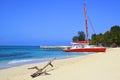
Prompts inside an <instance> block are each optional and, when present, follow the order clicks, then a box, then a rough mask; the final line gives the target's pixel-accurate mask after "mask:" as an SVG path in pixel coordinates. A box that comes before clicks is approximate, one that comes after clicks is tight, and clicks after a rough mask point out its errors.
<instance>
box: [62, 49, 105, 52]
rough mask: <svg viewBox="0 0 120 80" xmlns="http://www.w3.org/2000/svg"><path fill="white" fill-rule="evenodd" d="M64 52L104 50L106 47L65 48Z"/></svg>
mask: <svg viewBox="0 0 120 80" xmlns="http://www.w3.org/2000/svg"><path fill="white" fill-rule="evenodd" d="M63 51H64V52H105V51H106V48H75V49H66V50H63Z"/></svg>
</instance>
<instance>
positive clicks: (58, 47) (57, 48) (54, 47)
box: [40, 46, 68, 50]
mask: <svg viewBox="0 0 120 80" xmlns="http://www.w3.org/2000/svg"><path fill="white" fill-rule="evenodd" d="M67 47H68V46H40V48H41V49H46V50H63V49H66V48H67Z"/></svg>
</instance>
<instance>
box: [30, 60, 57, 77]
mask: <svg viewBox="0 0 120 80" xmlns="http://www.w3.org/2000/svg"><path fill="white" fill-rule="evenodd" d="M55 59H56V58H53V59H52V60H50V61H49V62H48V63H47V64H46V65H45V66H44V67H43V68H40V69H39V68H38V67H37V66H34V67H31V68H28V69H36V70H37V72H35V73H33V74H32V75H31V77H32V78H35V77H37V76H40V75H42V74H45V75H49V74H48V73H47V72H49V71H51V70H49V71H46V68H47V67H48V66H49V65H50V66H51V67H53V65H52V62H53V61H54V60H55Z"/></svg>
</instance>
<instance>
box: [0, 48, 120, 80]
mask: <svg viewBox="0 0 120 80" xmlns="http://www.w3.org/2000/svg"><path fill="white" fill-rule="evenodd" d="M46 64H47V62H43V63H34V64H26V65H22V66H17V67H12V68H8V69H3V70H0V80H75V79H76V80H120V48H107V50H106V52H105V53H103V52H100V53H95V54H90V55H85V56H80V57H73V58H67V59H60V60H54V61H53V62H52V64H53V66H54V67H50V66H49V67H47V68H46V70H51V71H49V72H48V73H49V74H50V75H41V76H38V77H35V78H32V77H31V76H30V75H31V74H33V73H35V72H36V70H35V69H28V68H30V67H34V66H38V67H39V68H42V67H43V66H44V65H46Z"/></svg>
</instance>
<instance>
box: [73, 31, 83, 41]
mask: <svg viewBox="0 0 120 80" xmlns="http://www.w3.org/2000/svg"><path fill="white" fill-rule="evenodd" d="M72 40H73V41H76V42H77V41H84V40H85V33H84V32H83V31H79V32H78V36H74V37H73V38H72Z"/></svg>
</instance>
